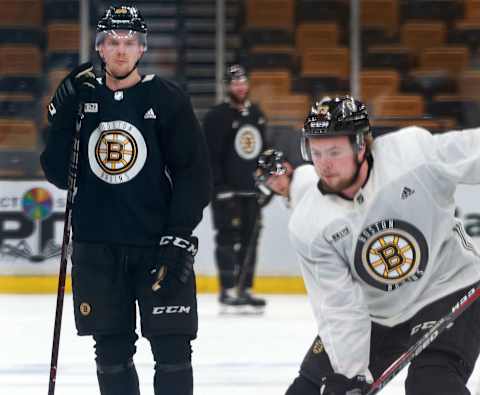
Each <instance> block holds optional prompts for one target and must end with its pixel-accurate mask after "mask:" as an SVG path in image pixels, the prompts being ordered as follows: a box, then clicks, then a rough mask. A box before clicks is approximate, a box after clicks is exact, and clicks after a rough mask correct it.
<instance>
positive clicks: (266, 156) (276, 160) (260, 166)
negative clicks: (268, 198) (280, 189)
mask: <svg viewBox="0 0 480 395" xmlns="http://www.w3.org/2000/svg"><path fill="white" fill-rule="evenodd" d="M285 162H286V158H285V155H284V154H283V152H282V151H279V150H276V149H273V148H270V149H267V150H265V151H263V152H262V153H261V154H260V155H259V157H258V159H257V168H256V170H255V173H254V175H253V178H254V180H255V185H256V186H257V188H259V189H260V190H261V191H262V192H263V193H264V194H265V195H269V194H271V191H270V189H269V188H268V187H267V186H266V182H267V180H268V179H269V177H270V176H273V175H277V176H281V175H283V174H286V172H287V169H286V167H285V165H284V163H285Z"/></svg>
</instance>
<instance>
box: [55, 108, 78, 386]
mask: <svg viewBox="0 0 480 395" xmlns="http://www.w3.org/2000/svg"><path fill="white" fill-rule="evenodd" d="M83 116H84V109H83V103H79V105H78V115H77V121H76V125H75V134H74V137H73V144H72V153H71V156H70V166H69V169H68V189H67V204H66V207H65V216H64V221H65V222H64V225H63V242H62V252H61V257H60V270H59V273H58V288H57V307H56V310H55V324H54V327H53V343H52V356H51V359H50V380H49V383H48V395H54V393H55V382H56V379H57V362H58V350H59V347H60V330H61V327H62V314H63V297H64V295H65V278H66V274H67V263H68V246H69V243H70V229H71V224H72V207H73V201H74V199H75V194H76V188H77V185H76V184H77V170H78V154H79V149H80V129H81V127H82V119H83Z"/></svg>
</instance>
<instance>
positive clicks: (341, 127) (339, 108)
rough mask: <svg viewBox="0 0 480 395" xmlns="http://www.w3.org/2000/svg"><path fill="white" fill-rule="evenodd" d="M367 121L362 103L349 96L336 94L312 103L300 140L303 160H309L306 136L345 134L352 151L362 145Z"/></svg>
mask: <svg viewBox="0 0 480 395" xmlns="http://www.w3.org/2000/svg"><path fill="white" fill-rule="evenodd" d="M369 133H370V122H369V120H368V112H367V108H366V107H365V105H364V104H363V103H362V102H360V101H358V100H355V99H354V98H353V97H351V96H342V97H336V98H335V99H330V100H322V101H321V102H318V103H315V105H314V106H313V107H312V109H311V110H310V113H309V114H308V116H307V118H306V120H305V123H304V126H303V129H302V139H301V151H302V157H303V159H304V160H307V161H311V160H312V158H311V154H310V147H309V142H308V140H309V139H310V138H316V137H324V136H349V137H350V138H351V141H352V143H353V146H354V149H355V151H356V152H358V150H360V148H361V147H362V146H363V145H364V144H365V135H367V134H369Z"/></svg>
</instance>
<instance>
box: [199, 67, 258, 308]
mask: <svg viewBox="0 0 480 395" xmlns="http://www.w3.org/2000/svg"><path fill="white" fill-rule="evenodd" d="M225 84H226V87H227V92H228V98H227V100H225V101H224V102H223V103H221V104H218V105H216V106H214V107H213V108H212V109H211V110H210V111H209V112H208V113H207V114H206V116H205V120H204V130H205V134H206V136H207V142H208V146H209V151H210V161H211V165H212V172H213V183H214V197H213V201H212V213H213V222H214V227H215V229H216V235H215V243H216V249H215V259H216V264H217V267H218V271H219V280H220V287H221V290H220V297H219V301H220V304H221V306H222V308H224V307H225V308H227V309H229V306H235V307H236V308H235V310H238V309H237V308H239V309H240V310H242V311H243V310H244V309H245V308H247V309H250V308H251V307H253V309H254V310H255V311H258V310H261V309H263V308H264V306H265V300H263V299H260V298H257V297H254V296H252V294H251V287H252V285H253V277H254V269H255V261H256V250H257V242H258V235H259V227H260V222H259V221H260V219H261V218H260V215H261V213H260V205H259V202H258V200H257V193H256V192H257V191H256V189H255V184H254V182H253V179H252V177H251V175H252V174H253V172H254V171H255V168H256V160H257V157H258V155H259V154H260V152H261V151H262V148H263V146H264V141H265V127H266V123H265V117H264V115H263V113H262V111H261V110H260V108H259V107H258V106H257V105H255V104H252V103H251V102H250V101H249V100H248V93H249V85H248V77H247V74H246V71H245V69H244V68H243V67H242V66H240V65H233V66H230V67H229V68H228V69H227V73H226V78H225ZM252 234H253V236H252Z"/></svg>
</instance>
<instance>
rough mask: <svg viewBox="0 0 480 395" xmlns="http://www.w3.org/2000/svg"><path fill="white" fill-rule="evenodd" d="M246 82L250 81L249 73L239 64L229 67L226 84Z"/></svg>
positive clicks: (226, 73)
mask: <svg viewBox="0 0 480 395" xmlns="http://www.w3.org/2000/svg"><path fill="white" fill-rule="evenodd" d="M242 80H243V81H246V80H248V75H247V71H246V70H245V68H244V67H243V66H241V65H239V64H233V65H231V66H229V67H227V70H226V72H225V78H224V81H225V83H226V84H230V83H231V82H232V81H242Z"/></svg>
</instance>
